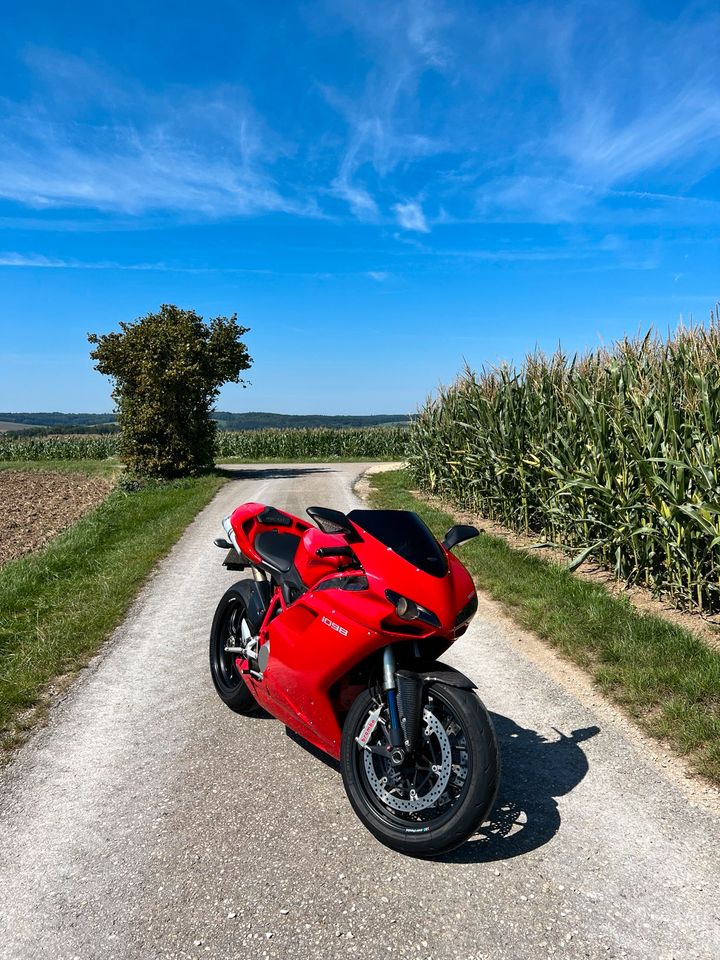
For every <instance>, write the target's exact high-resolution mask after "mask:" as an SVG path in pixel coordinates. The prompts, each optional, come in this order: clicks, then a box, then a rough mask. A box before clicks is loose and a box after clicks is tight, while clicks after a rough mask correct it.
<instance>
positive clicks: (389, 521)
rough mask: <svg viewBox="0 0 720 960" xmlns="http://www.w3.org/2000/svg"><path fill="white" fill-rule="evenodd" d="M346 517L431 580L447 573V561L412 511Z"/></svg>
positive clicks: (358, 513)
mask: <svg viewBox="0 0 720 960" xmlns="http://www.w3.org/2000/svg"><path fill="white" fill-rule="evenodd" d="M347 517H348V519H349V520H352V522H353V523H354V524H356V525H357V526H358V527H360V529H361V530H365V532H366V533H369V534H370V536H371V537H374V538H375V539H376V540H379V541H380V543H382V544H384V545H385V546H386V547H390V549H391V550H393V551H394V552H395V553H397V554H398V556H400V557H402V558H403V560H407V561H408V563H412V565H413V566H415V567H417V568H418V569H419V570H422V571H423V573H429V574H431V575H432V576H433V577H444V576H445V574H446V573H447V570H448V566H447V559H446V558H445V554H444V553H443V551H442V549H441V547H440V544H439V543H438V542H437V540H436V539H435V537H434V536H433V535H432V533H431V532H430V530H429V529H428V527H427V526H426V525H425V523H424V521H423V520H421V519H420V517H419V516H418V515H417V514H416V513H413V512H412V511H411V510H351V511H350V513H348V515H347Z"/></svg>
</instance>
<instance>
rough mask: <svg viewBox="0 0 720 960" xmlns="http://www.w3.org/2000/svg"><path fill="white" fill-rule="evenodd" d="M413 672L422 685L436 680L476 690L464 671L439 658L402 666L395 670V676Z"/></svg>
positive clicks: (452, 685)
mask: <svg viewBox="0 0 720 960" xmlns="http://www.w3.org/2000/svg"><path fill="white" fill-rule="evenodd" d="M409 674H414V675H415V676H416V677H420V679H421V680H422V683H423V686H425V685H426V684H428V683H432V682H433V681H436V682H437V683H446V684H447V685H448V686H449V687H460V688H461V689H462V690H477V684H476V683H474V682H473V681H472V680H471V679H470V677H466V676H465V674H464V673H460V671H459V670H456V669H455V667H449V666H448V665H447V664H446V663H441V662H440V661H439V660H434V661H432V662H428V663H423V662H422V661H421V662H419V663H418V665H417V667H416V666H415V665H414V664H413V667H412V669H411V668H409V667H408V668H403V669H400V670H398V671H397V676H401V675H409Z"/></svg>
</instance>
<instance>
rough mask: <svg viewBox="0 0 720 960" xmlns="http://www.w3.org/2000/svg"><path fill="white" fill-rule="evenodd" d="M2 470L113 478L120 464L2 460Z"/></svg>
mask: <svg viewBox="0 0 720 960" xmlns="http://www.w3.org/2000/svg"><path fill="white" fill-rule="evenodd" d="M0 470H38V471H40V472H41V473H91V474H100V475H101V476H108V477H110V476H113V474H116V473H118V472H119V470H120V463H119V461H118V460H115V459H114V458H112V459H109V460H0Z"/></svg>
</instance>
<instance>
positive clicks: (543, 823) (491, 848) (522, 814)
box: [285, 713, 600, 863]
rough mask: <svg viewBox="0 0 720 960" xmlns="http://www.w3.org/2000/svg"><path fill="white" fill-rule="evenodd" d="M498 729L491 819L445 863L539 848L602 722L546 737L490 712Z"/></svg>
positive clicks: (329, 762)
mask: <svg viewBox="0 0 720 960" xmlns="http://www.w3.org/2000/svg"><path fill="white" fill-rule="evenodd" d="M491 716H492V720H493V724H494V725H495V732H496V734H497V740H498V747H499V750H500V759H501V763H502V776H501V780H500V789H499V791H498V796H497V800H496V801H495V806H494V807H493V810H492V813H491V816H490V820H489V821H488V822H487V823H485V824H483V826H482V827H481V829H480V830H479V831H478V833H477V834H475V835H474V836H473V837H471V838H470V839H469V840H468V841H467V842H466V843H464V844H463V845H462V847H459V848H458V849H457V850H453V851H452V852H451V853H447V854H444V855H443V856H440V857H434V858H433V859H435V860H438V861H440V862H442V863H492V862H494V861H497V860H510V859H512V858H513V857H518V856H521V855H522V854H524V853H528V852H529V851H531V850H537V848H538V847H542V846H543V845H544V844H546V843H547V842H548V841H549V840H552V838H553V837H554V836H555V834H556V833H557V832H558V830H559V829H560V811H559V810H558V805H557V800H556V798H557V797H562V796H564V795H565V794H567V793H570V791H571V790H573V789H574V788H575V787H576V786H577V785H578V784H579V783H580V782H581V780H582V779H583V777H584V776H585V774H586V773H587V772H588V769H589V764H588V759H587V757H586V755H585V751H584V750H583V749H582V747H581V746H580V744H581V743H583V742H584V741H585V740H590V739H591V738H592V737H594V736H596V735H597V734H598V733H600V727H596V726H592V727H584V728H582V729H579V730H573V731H572V732H571V733H570V734H568V735H566V734H564V733H560V731H559V730H556V733H557V735H558V739H557V740H548V739H546V738H545V737H544V736H543V735H542V734H540V733H538V732H537V731H536V730H531V729H528V728H525V727H521V726H519V724H517V723H515V721H514V720H510V719H509V718H508V717H504V716H503V715H502V714H499V713H491ZM285 730H286V733H287V735H288V737H290V739H291V740H293V741H294V742H295V743H297V744H298V745H299V746H301V747H302V748H303V749H304V750H306V751H307V752H308V753H309V754H311V755H312V756H313V757H315V758H316V759H317V760H320V761H321V762H322V763H324V764H325V765H326V766H328V767H330V768H331V769H332V770H335V771H336V772H338V773H339V772H340V765H339V764H338V763H337V762H336V761H335V760H333V759H332V758H331V757H329V756H328V755H327V754H326V753H323V752H322V750H318V749H317V748H316V747H314V746H312V745H311V744H309V743H308V742H307V741H306V740H303V738H302V737H300V736H298V734H296V733H294V732H293V731H292V730H290V728H289V727H286V728H285Z"/></svg>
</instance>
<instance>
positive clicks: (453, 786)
mask: <svg viewBox="0 0 720 960" xmlns="http://www.w3.org/2000/svg"><path fill="white" fill-rule="evenodd" d="M378 705H379V704H376V703H374V704H372V705H371V707H370V708H369V709H373V708H376V707H377V706H378ZM428 706H429V707H430V708H431V709H432V712H433V714H434V715H435V716H436V717H437V719H438V720H439V721H440V723H441V724H442V726H443V729H444V730H445V732H446V735H447V737H448V741H449V743H450V750H451V757H452V772H451V774H450V778H449V781H448V784H447V787H446V788H445V790H444V791H443V793H442V794H441V796H440V798H439V800H438V801H437V802H436V803H434V804H433V805H431V806H427V807H424V808H423V809H419V810H410V811H400V810H397V809H393V808H392V807H391V806H389V805H388V804H387V803H385V802H384V801H383V799H382V798H381V797H380V796H379V795H378V793H377V792H376V789H375V788H374V787H373V785H372V784H371V781H370V779H369V777H368V773H367V771H366V766H365V764H366V759H365V754H366V752H367V751H365V750H364V749H361V748H360V747H356V749H354V750H353V767H354V773H355V779H356V782H357V783H358V784H359V785H360V788H361V791H362V794H363V797H364V799H365V801H366V804H367V806H368V808H369V810H370V811H371V813H372V814H373V815H374V816H376V817H377V818H378V819H380V820H381V821H382V822H383V823H384V824H385V825H386V826H390V827H393V828H395V829H397V830H400V831H402V832H403V833H422V832H425V831H426V830H429V829H430V828H437V827H440V826H442V825H443V824H444V823H447V821H448V820H450V819H452V817H453V816H454V815H455V814H456V812H457V810H458V808H459V807H460V805H461V804H462V803H463V801H464V799H465V797H466V796H467V793H468V790H469V789H470V783H471V780H472V767H473V763H472V754H471V751H470V750H469V749H468V744H469V738H468V733H467V730H466V726H465V723H464V721H463V718H462V717H460V716H458V714H457V710H456V708H455V707H454V706H453V705H452V704H451V703H450V702H449V700H448V699H447V698H446V697H444V696H443V695H442V693H440V692H438V691H437V689H433V690H431V692H430V695H429V697H427V698H426V700H425V703H424V707H428ZM368 712H369V710H368ZM381 717H382V719H384V720H385V721H386V722H388V721H389V716H388V714H387V707H384V710H383V713H382V714H381ZM366 720H367V714H364V715H363V717H362V718H361V721H360V723H359V724H358V726H357V729H356V730H355V731H354V736H357V735H359V733H360V731H361V730H362V728H363V726H364V725H365V722H366ZM422 727H423V725H421V734H420V737H419V738H418V739H419V740H420V741H423V740H424V742H423V743H422V744H421V746H419V748H418V750H417V751H416V755H415V757H414V758H412V760H408V761H406V764H404V765H403V767H402V768H401V770H400V779H401V781H403V783H402V784H401V785H399V786H397V787H394V788H393V790H394V792H396V793H397V795H398V796H399V797H403V796H409V790H410V789H411V788H413V789H415V790H416V792H417V793H418V794H419V795H421V796H422V791H423V789H424V787H426V786H427V784H426V783H424V781H427V780H428V777H429V776H430V777H431V776H432V774H429V769H432V766H433V765H435V766H437V761H438V759H439V757H438V747H437V744H434V743H433V742H432V741H433V737H432V736H431V737H429V738H423V733H422ZM369 743H370V745H377V744H383V743H385V736H384V734H383V725H382V724H381V723H378V725H377V727H376V728H375V731H374V732H373V735H372V737H371V738H370V741H369ZM371 756H372V763H373V766H374V769H375V771H376V773H377V774H378V776H380V775H383V776H386V775H387V772H388V771H389V770H391V769H392V762H391V760H390V758H389V756H388V758H387V759H386V758H384V757H382V756H378V755H377V754H372V755H371ZM458 771H460V772H458ZM429 786H430V787H431V786H432V783H430V784H429ZM429 792H430V791H429V790H428V794H429ZM426 795H427V794H426Z"/></svg>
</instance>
